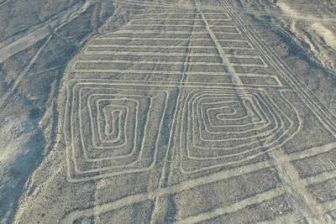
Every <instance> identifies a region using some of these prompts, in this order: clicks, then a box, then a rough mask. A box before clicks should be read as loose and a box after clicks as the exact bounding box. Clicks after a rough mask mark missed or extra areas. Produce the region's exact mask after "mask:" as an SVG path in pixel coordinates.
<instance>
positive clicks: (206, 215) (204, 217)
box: [175, 187, 285, 224]
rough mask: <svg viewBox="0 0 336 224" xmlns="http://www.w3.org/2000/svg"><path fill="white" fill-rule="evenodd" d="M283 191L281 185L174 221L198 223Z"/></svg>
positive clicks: (185, 223) (265, 199)
mask: <svg viewBox="0 0 336 224" xmlns="http://www.w3.org/2000/svg"><path fill="white" fill-rule="evenodd" d="M284 193H285V190H284V189H283V188H281V187H279V188H276V189H274V190H270V191H267V192H263V193H260V194H257V195H255V196H253V197H250V198H247V199H244V200H242V201H240V202H237V203H234V204H232V205H230V206H227V207H221V208H216V209H214V210H212V211H210V212H205V213H200V214H197V215H195V216H190V217H188V218H186V219H184V220H178V221H177V222H175V223H176V224H192V223H199V222H204V221H207V220H210V219H213V218H216V217H219V216H222V215H225V214H229V213H233V212H237V211H239V210H241V209H244V208H246V207H247V206H250V205H253V204H258V203H262V202H264V201H267V200H270V199H272V198H275V197H277V196H280V195H282V194H284Z"/></svg>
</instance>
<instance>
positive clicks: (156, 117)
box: [64, 10, 331, 223]
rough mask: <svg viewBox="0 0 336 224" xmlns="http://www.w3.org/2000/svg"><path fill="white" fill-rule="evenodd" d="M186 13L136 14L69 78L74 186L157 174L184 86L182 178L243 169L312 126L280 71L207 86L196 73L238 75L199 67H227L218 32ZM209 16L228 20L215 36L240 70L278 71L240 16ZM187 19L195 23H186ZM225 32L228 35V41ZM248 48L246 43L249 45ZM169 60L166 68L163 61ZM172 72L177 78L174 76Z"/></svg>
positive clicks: (128, 200)
mask: <svg viewBox="0 0 336 224" xmlns="http://www.w3.org/2000/svg"><path fill="white" fill-rule="evenodd" d="M178 12H179V11H178V10H176V11H174V13H173V14H171V15H170V16H171V17H170V18H168V19H166V20H165V21H166V22H168V23H169V22H171V23H172V24H158V20H156V18H155V16H158V18H159V19H164V18H161V17H163V16H164V15H165V13H157V14H150V15H147V16H148V18H143V17H141V18H140V17H138V18H137V17H136V18H134V19H133V20H132V22H131V23H130V24H129V25H127V26H125V28H124V29H122V30H119V31H116V32H114V33H111V34H106V35H104V36H102V37H97V38H96V39H94V40H93V41H92V42H91V43H90V44H89V45H88V46H87V48H86V49H85V50H84V52H83V54H82V55H80V57H79V59H78V60H77V61H76V63H75V64H74V65H73V70H72V71H73V72H75V73H78V74H80V75H78V76H75V77H72V78H71V80H69V81H67V100H66V105H67V107H66V110H65V125H64V127H65V129H64V131H65V133H66V139H67V145H69V146H70V147H67V162H68V180H69V181H70V182H82V181H89V180H94V179H97V178H103V177H110V176H117V175H118V176H119V175H122V174H127V173H137V172H147V171H150V170H152V169H153V168H154V167H155V166H156V164H157V163H158V162H159V161H157V160H158V157H157V155H158V151H159V150H162V145H161V138H162V134H163V133H162V132H161V131H162V126H163V125H164V123H165V120H167V119H166V118H167V117H168V116H171V115H170V114H169V113H168V112H167V111H169V112H172V111H173V110H169V102H170V101H171V100H172V98H173V97H174V94H173V93H174V91H176V88H178V89H180V91H181V93H180V94H181V103H178V107H179V108H180V112H177V114H178V115H177V116H176V117H174V119H176V121H175V120H174V123H176V125H175V126H173V128H175V129H177V130H179V131H177V132H176V133H178V134H179V136H178V138H177V139H178V143H177V146H178V147H177V150H178V151H179V154H180V158H179V160H178V161H176V162H178V164H179V170H180V172H181V173H182V174H186V175H189V174H197V173H199V172H201V171H209V170H211V169H213V168H218V167H225V166H229V165H232V164H237V165H239V164H241V163H243V162H244V161H248V160H251V159H252V158H255V157H257V156H260V155H262V154H265V152H267V151H269V150H272V149H275V148H277V147H279V146H281V145H282V144H284V143H286V142H287V141H288V140H289V139H291V138H292V137H294V136H295V134H296V133H298V132H299V131H300V129H301V128H302V127H301V121H300V119H299V118H298V111H297V110H296V109H295V108H294V107H293V105H291V103H290V102H289V101H288V100H287V99H286V97H285V96H284V95H285V94H283V93H285V92H287V91H292V90H288V89H286V84H287V83H282V82H281V81H280V80H279V78H278V77H277V76H275V75H273V74H259V73H258V72H256V73H253V72H241V73H239V72H235V75H236V76H238V77H239V78H246V77H252V78H255V79H256V80H258V82H256V83H253V82H251V83H248V82H246V83H244V81H242V86H237V85H236V84H234V83H232V82H225V83H215V82H211V81H209V82H210V83H208V84H209V85H208V86H204V84H207V83H205V82H204V81H203V83H202V80H200V81H198V82H197V81H195V79H192V78H193V77H196V76H198V77H201V76H206V75H208V76H212V77H220V78H222V77H230V72H228V71H224V72H223V71H197V70H196V71H195V70H192V68H193V66H203V67H207V68H209V69H210V70H211V67H215V66H221V67H225V66H226V65H225V63H223V61H219V62H218V61H216V59H218V58H219V55H218V51H217V50H218V49H216V46H213V45H211V44H210V43H208V42H207V40H210V37H209V36H208V32H207V30H206V29H205V27H204V24H203V25H202V18H201V17H200V16H199V15H198V13H196V14H195V12H190V11H187V12H180V13H178ZM194 15H195V18H193V16H194ZM205 15H206V16H207V17H209V19H207V21H208V23H209V24H210V27H212V26H213V28H215V27H217V26H216V25H211V24H218V23H228V24H225V25H222V26H221V29H222V30H224V31H214V33H215V34H216V35H217V38H218V40H219V42H220V44H221V45H222V46H221V48H222V49H223V50H225V49H227V50H229V51H227V52H225V55H226V57H227V58H228V59H229V63H230V65H231V66H233V68H234V69H235V68H236V67H240V68H242V67H243V68H244V67H254V68H265V69H267V68H268V64H267V63H266V62H265V61H264V58H263V57H261V56H260V55H259V54H258V53H256V52H257V51H255V49H254V44H252V43H251V41H250V40H247V39H246V38H243V36H242V33H241V31H240V29H238V27H236V26H235V25H234V24H233V22H232V20H231V18H229V17H227V16H224V14H223V12H221V11H220V12H218V13H216V11H215V12H214V11H212V12H208V13H205ZM211 17H215V18H213V19H211ZM146 22H147V23H146ZM186 22H189V24H184V23H186ZM176 23H179V24H176ZM230 23H231V25H230ZM142 24H147V25H142ZM181 24H182V25H181ZM183 24H184V25H183ZM148 28H149V29H148ZM188 30H189V32H188ZM190 32H191V33H192V34H191V37H190ZM220 35H223V36H225V38H224V37H223V38H222V39H220ZM153 36H154V37H153ZM188 42H191V43H189V44H188ZM228 43H229V45H227V44H228ZM235 43H238V45H235ZM239 44H241V45H244V46H243V47H240V46H239ZM230 45H231V46H230ZM212 50H215V51H212ZM239 50H240V51H239ZM186 52H188V53H187V54H186ZM244 52H245V53H246V54H244ZM178 57H179V60H177V58H178ZM204 60H206V62H204ZM244 60H246V61H244ZM139 65H140V67H136V66H139ZM143 65H145V67H142V66H143ZM162 65H165V66H166V67H163V68H162V67H160V66H162ZM185 65H187V69H186V71H185V74H184V78H181V77H178V76H177V78H174V76H173V75H174V74H175V75H176V74H181V71H182V70H183V68H184V67H185ZM120 66H121V67H122V68H120ZM123 66H125V67H123ZM147 66H148V67H147ZM235 66H236V67H235ZM114 73H118V74H119V73H120V74H124V75H125V76H127V77H129V78H130V79H129V80H128V79H126V80H118V78H115V80H113V79H112V80H111V79H108V78H106V77H112V78H113V74H114ZM87 74H91V75H89V76H88V75H87ZM92 74H95V75H97V76H98V77H99V78H97V77H94V76H92ZM141 75H144V77H146V78H145V79H146V80H145V82H143V80H141V79H140V80H139V79H137V76H141ZM167 75H168V77H171V80H168V81H165V80H164V77H165V76H167ZM83 76H84V77H83ZM180 76H181V75H180ZM100 77H104V78H100ZM153 77H155V78H153ZM158 77H159V78H158ZM268 78H269V79H272V80H275V82H274V84H273V85H272V84H264V83H263V82H264V81H265V80H267V79H268ZM242 80H243V79H242ZM286 81H287V80H286ZM202 84H203V85H202ZM283 84H285V87H284V86H283ZM272 86H273V87H277V88H285V90H282V89H280V90H278V91H279V94H278V96H277V97H275V96H274V95H271V94H269V92H268V91H266V90H264V89H263V88H264V87H266V88H268V87H272ZM237 90H239V91H237ZM275 100H276V102H275ZM171 133H174V132H171ZM171 135H172V134H171ZM87 136H89V137H87ZM171 138H172V136H170V141H171ZM168 150H173V148H168ZM329 150H331V149H329ZM167 152H168V151H167ZM305 156H306V154H305V153H303V154H299V155H295V154H293V155H291V156H290V157H289V158H290V160H295V159H296V158H304V157H305ZM165 159H166V161H168V160H169V159H168V158H165ZM163 162H165V161H163ZM273 165H274V164H272V162H260V163H256V164H251V165H244V166H242V167H241V168H240V169H241V170H240V171H239V173H238V174H237V171H238V170H235V169H233V170H228V171H221V172H218V173H214V174H211V175H209V176H205V177H200V178H198V179H194V180H193V179H191V180H188V181H185V182H182V183H180V184H178V185H176V186H171V187H162V188H159V189H157V190H155V191H154V192H149V193H143V194H139V195H132V196H129V197H125V198H124V199H120V200H118V201H115V202H111V203H107V204H104V205H99V206H98V207H95V208H94V209H92V210H91V209H87V210H83V211H78V212H73V213H70V214H69V215H67V216H66V218H65V220H66V221H69V220H74V219H76V218H79V217H81V216H90V215H97V214H99V213H103V212H106V211H109V210H112V209H117V208H120V207H123V206H126V205H130V204H133V203H136V202H141V201H145V200H148V199H155V198H158V197H160V196H162V195H165V194H170V193H174V192H179V191H182V190H186V189H190V188H193V187H195V186H199V185H203V184H207V183H212V182H215V181H218V180H221V179H225V178H229V177H232V176H236V175H241V174H243V173H248V172H253V171H256V170H260V169H263V168H267V167H271V166H273ZM163 179H164V178H163ZM316 181H317V182H318V181H320V179H318V180H316ZM312 182H313V181H311V180H310V181H309V183H312ZM283 193H284V190H283V189H280V188H279V189H276V190H274V191H271V192H269V193H265V196H261V198H260V199H259V197H252V198H250V199H249V200H247V201H242V202H238V203H237V204H235V206H233V210H232V211H234V210H235V209H237V210H239V209H241V208H244V207H245V206H247V205H250V204H252V203H255V202H258V203H260V202H262V201H264V200H266V199H267V198H272V197H275V196H278V195H281V194H283ZM262 195H263V194H262ZM230 211H231V210H227V209H226V208H221V209H219V211H215V212H214V213H213V214H208V216H207V215H206V216H203V219H204V217H206V219H205V220H207V219H210V218H212V217H216V216H219V215H222V214H225V213H227V212H230ZM202 215H203V214H201V215H200V216H202ZM201 220H202V218H201V217H191V218H190V219H187V220H181V222H182V223H183V222H184V221H185V222H187V221H190V222H197V221H201Z"/></svg>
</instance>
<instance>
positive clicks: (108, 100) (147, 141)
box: [65, 80, 168, 181]
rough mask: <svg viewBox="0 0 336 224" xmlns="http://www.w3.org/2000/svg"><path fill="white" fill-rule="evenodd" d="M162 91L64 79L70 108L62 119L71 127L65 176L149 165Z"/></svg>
mask: <svg viewBox="0 0 336 224" xmlns="http://www.w3.org/2000/svg"><path fill="white" fill-rule="evenodd" d="M167 96H168V93H167V91H152V92H151V93H148V92H146V91H139V90H134V89H132V88H130V87H129V86H126V87H125V88H122V86H120V85H113V84H108V83H106V82H105V83H104V82H97V81H96V82H95V80H93V81H92V82H90V81H86V80H73V81H69V82H68V98H67V105H71V107H68V108H67V109H66V116H67V119H66V121H65V122H66V123H67V124H66V126H68V125H70V126H71V128H70V129H68V130H65V131H67V136H71V138H69V139H68V141H69V144H70V143H71V148H68V152H67V153H68V154H67V156H68V169H69V172H68V174H69V180H70V181H75V180H76V179H82V180H89V179H90V176H93V177H94V176H104V175H106V174H108V175H119V174H122V173H129V172H143V171H145V170H148V169H151V167H153V165H154V163H155V161H156V151H157V144H158V143H157V142H158V139H159V137H158V135H159V132H160V130H161V125H162V119H163V113H164V111H165V109H166V104H167V100H168V98H167ZM155 116H158V118H156V117H155ZM76 118H78V120H76ZM149 122H150V124H151V125H148V123H149ZM88 124H89V127H87V125H88ZM148 135H149V136H151V138H150V137H147V136H148ZM86 136H89V137H86ZM90 137H91V138H90Z"/></svg>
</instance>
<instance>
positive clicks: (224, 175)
mask: <svg viewBox="0 0 336 224" xmlns="http://www.w3.org/2000/svg"><path fill="white" fill-rule="evenodd" d="M269 166H270V164H269V163H267V162H260V163H255V164H251V165H247V166H243V167H238V168H233V169H230V170H225V171H220V172H217V173H214V174H210V175H208V176H203V177H200V178H196V179H192V180H186V181H184V182H181V183H179V184H176V185H174V186H169V187H165V188H161V189H156V190H155V191H153V192H149V193H141V194H136V195H131V196H126V197H124V198H121V199H118V200H116V201H113V202H109V203H104V204H100V205H96V206H94V207H91V208H87V209H83V210H75V211H73V212H70V213H69V214H67V215H65V217H64V218H63V220H62V221H61V223H64V224H65V223H72V221H74V220H75V219H77V218H80V217H90V216H93V215H99V214H102V213H104V212H108V211H111V210H115V209H119V208H122V207H125V206H128V205H132V204H134V203H137V202H143V201H146V200H152V199H154V198H156V197H161V196H163V195H167V194H174V193H178V192H182V191H185V190H189V189H192V188H195V187H198V186H202V185H206V184H210V183H213V182H217V181H221V180H225V179H228V178H231V177H238V176H241V175H243V174H247V173H252V172H256V171H258V170H262V169H265V168H268V167H269Z"/></svg>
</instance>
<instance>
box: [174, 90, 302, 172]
mask: <svg viewBox="0 0 336 224" xmlns="http://www.w3.org/2000/svg"><path fill="white" fill-rule="evenodd" d="M245 91H246V90H245ZM254 91H255V90H254ZM184 102H185V103H184V106H183V115H182V119H181V121H180V123H181V124H183V125H182V127H181V131H180V137H179V138H178V141H179V142H180V143H179V144H180V150H182V151H181V155H182V156H183V157H182V160H183V162H181V165H180V167H181V172H183V173H197V172H199V171H201V170H206V169H209V168H214V167H220V166H226V165H232V164H237V163H240V162H242V161H246V160H248V159H251V158H254V157H256V156H257V155H260V154H263V153H265V152H266V151H268V150H272V149H274V148H276V147H279V146H280V145H282V144H283V143H284V142H286V141H287V140H288V139H290V138H291V137H292V136H293V135H295V133H297V132H298V130H299V129H300V123H301V122H300V120H299V119H298V115H297V112H296V111H295V110H293V111H292V113H291V114H289V113H287V114H288V115H287V114H286V113H285V112H283V111H282V110H281V109H280V108H279V106H277V105H276V104H275V103H274V102H272V99H271V98H270V97H269V96H268V95H267V93H266V92H264V91H262V90H257V91H255V93H251V92H248V91H246V93H245V94H244V95H240V94H238V95H237V93H236V91H235V89H231V90H210V91H209V90H199V91H190V93H189V94H188V95H187V96H186V99H184ZM286 104H287V105H286ZM285 105H286V107H287V108H290V104H289V103H288V102H285ZM184 119H188V122H187V124H186V122H184ZM200 161H203V163H200ZM204 161H205V163H204ZM188 166H189V167H188Z"/></svg>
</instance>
